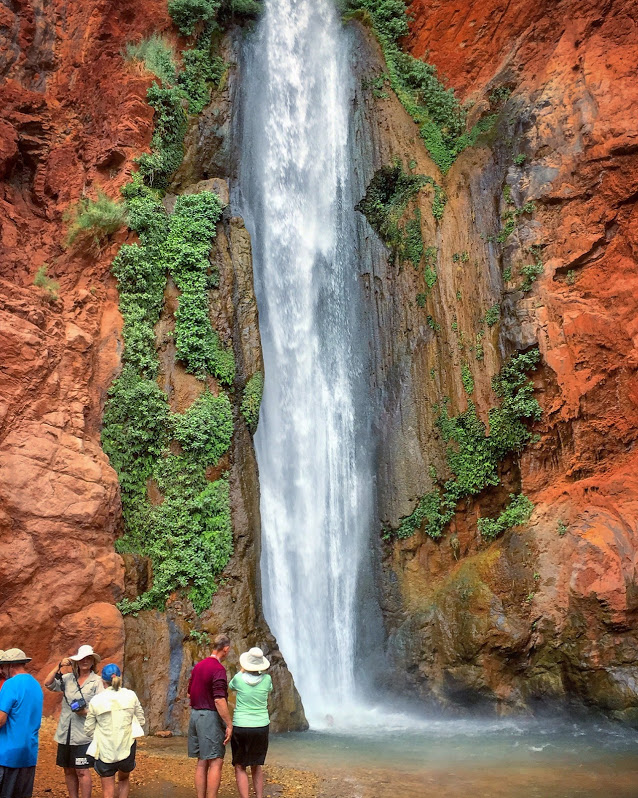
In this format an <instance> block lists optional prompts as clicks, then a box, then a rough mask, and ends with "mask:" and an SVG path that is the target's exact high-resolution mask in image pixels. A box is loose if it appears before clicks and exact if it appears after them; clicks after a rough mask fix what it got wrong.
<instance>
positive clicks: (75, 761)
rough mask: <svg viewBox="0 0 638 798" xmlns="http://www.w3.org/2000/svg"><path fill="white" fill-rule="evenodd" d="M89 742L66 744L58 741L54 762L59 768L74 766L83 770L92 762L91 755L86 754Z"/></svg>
mask: <svg viewBox="0 0 638 798" xmlns="http://www.w3.org/2000/svg"><path fill="white" fill-rule="evenodd" d="M89 745H91V743H85V744H84V745H67V744H66V743H58V753H57V756H56V757H55V764H56V765H57V766H58V767H61V768H75V769H76V770H83V769H84V768H90V767H91V765H92V764H93V757H91V756H87V754H86V752H87V749H88V747H89Z"/></svg>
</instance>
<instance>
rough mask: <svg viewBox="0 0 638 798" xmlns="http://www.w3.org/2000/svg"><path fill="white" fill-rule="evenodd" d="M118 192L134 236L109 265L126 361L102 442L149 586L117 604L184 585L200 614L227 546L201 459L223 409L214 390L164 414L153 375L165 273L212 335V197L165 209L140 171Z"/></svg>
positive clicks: (224, 495) (185, 352)
mask: <svg viewBox="0 0 638 798" xmlns="http://www.w3.org/2000/svg"><path fill="white" fill-rule="evenodd" d="M123 193H124V195H125V198H126V204H127V208H128V216H129V224H130V225H131V228H132V229H133V230H135V231H136V232H137V234H138V236H139V239H140V243H139V244H132V245H130V244H126V245H124V246H123V247H122V248H121V250H120V252H119V253H118V255H117V257H116V258H115V260H114V262H113V273H114V274H115V276H116V278H117V280H118V287H119V291H120V310H121V312H122V315H123V317H124V332H123V335H124V355H123V362H124V368H123V370H122V374H121V375H120V377H118V379H117V380H116V381H115V383H114V384H113V386H112V387H111V389H110V391H109V398H108V401H107V403H106V407H105V411H104V420H103V431H102V445H103V447H104V451H105V452H106V454H107V455H108V456H109V458H110V460H111V464H112V465H113V467H114V468H115V470H116V471H117V474H118V477H119V480H120V486H121V491H122V508H123V514H124V523H125V535H124V537H123V538H122V539H121V540H119V541H118V549H119V550H120V551H123V552H124V551H132V552H139V553H141V554H144V555H146V556H148V557H150V558H151V560H152V563H153V585H152V588H151V589H150V590H149V591H148V592H147V593H145V594H143V595H142V596H139V597H138V598H136V599H135V600H134V601H128V600H125V601H123V602H122V603H121V609H122V611H123V612H136V611H139V610H141V609H145V608H148V607H162V606H163V605H164V603H165V601H166V599H167V597H168V595H169V594H170V593H171V592H172V591H173V590H176V589H178V588H188V595H189V597H190V598H191V600H192V601H193V605H194V606H195V609H196V610H197V611H198V612H202V611H203V610H204V609H206V608H207V607H208V606H209V605H210V600H211V598H212V595H213V593H214V591H215V577H216V575H217V574H219V573H220V571H221V570H222V569H223V568H224V566H225V565H226V563H227V562H228V558H229V557H230V554H231V553H232V530H231V525H230V505H229V500H228V481H227V479H226V478H222V479H219V480H217V481H216V482H215V483H209V482H208V481H207V480H206V468H207V467H209V466H213V465H217V463H218V462H219V460H220V458H221V457H222V456H223V455H224V453H225V452H226V451H227V450H228V447H229V445H230V439H231V436H232V412H231V407H230V402H229V400H228V397H227V396H226V395H225V394H220V396H218V397H216V396H213V395H212V394H211V393H210V392H208V391H204V393H202V395H201V396H200V398H199V399H197V400H196V401H195V402H194V403H193V404H192V405H191V406H190V407H189V408H188V409H187V410H186V412H185V413H182V414H174V413H171V412H170V408H169V405H168V398H167V396H166V394H165V393H164V391H163V390H162V389H161V388H160V387H159V385H158V384H157V382H156V381H155V380H156V377H157V374H158V370H159V362H158V357H157V349H156V342H155V331H154V326H155V324H156V323H157V321H158V320H159V316H160V312H161V309H162V305H163V296H164V289H165V286H166V279H167V275H168V274H169V273H171V274H172V276H173V278H174V279H175V281H176V283H177V284H178V286H180V285H181V287H182V288H183V289H184V292H183V294H182V296H181V297H180V307H182V302H183V300H184V296H186V297H188V301H189V302H190V303H191V304H193V303H195V302H199V303H200V304H201V305H203V307H204V308H206V313H205V316H206V319H205V323H204V322H201V320H200V324H199V327H198V330H199V332H200V334H201V336H202V339H204V340H207V341H210V340H211V338H212V337H213V333H214V331H213V330H212V327H211V324H210V319H209V318H208V313H207V308H208V285H207V282H206V279H207V276H208V275H207V272H208V269H209V262H208V255H209V252H210V248H211V242H212V240H213V238H214V235H215V225H216V223H217V221H218V219H219V216H220V214H221V203H220V202H219V199H218V198H217V197H216V196H215V195H213V194H211V193H210V192H202V193H201V194H195V195H192V196H188V197H179V198H178V200H177V201H176V203H175V210H174V212H173V214H172V215H171V216H168V215H167V214H166V212H165V210H164V206H163V205H162V202H161V198H160V194H159V192H158V191H156V190H154V189H152V188H149V187H148V186H146V185H144V183H143V182H142V180H141V177H140V176H139V175H136V176H135V177H134V178H133V181H132V182H131V183H129V185H128V186H126V188H125V189H124V192H123ZM186 304H187V307H188V302H187V303H186ZM189 318H190V317H189ZM176 326H177V325H176ZM180 334H181V335H182V337H183V340H182V343H181V349H180ZM215 336H216V334H215ZM215 340H217V339H216V338H215ZM193 346H194V349H191V336H190V335H189V334H186V333H184V332H183V331H181V332H180V331H178V341H177V345H176V349H177V350H178V356H183V357H184V358H185V359H186V360H187V361H188V362H190V361H191V360H196V361H197V356H198V355H199V353H200V352H201V341H199V340H197V342H196V344H194V345H193ZM180 353H181V354H180ZM208 354H209V353H208V352H207V355H208ZM224 357H227V356H226V353H224ZM231 360H232V357H231ZM197 363H199V361H197ZM206 368H208V372H207V371H206ZM233 369H234V363H233ZM210 371H215V372H216V373H218V376H220V374H221V375H222V376H224V377H227V376H228V374H229V367H228V365H227V364H226V365H224V367H223V368H219V363H218V361H217V360H215V358H211V357H207V359H206V362H205V368H204V372H203V373H210ZM171 441H175V443H176V444H179V448H180V450H181V451H180V453H179V454H175V453H174V451H173V447H171V448H169V447H170V444H171ZM152 486H154V488H153V487H152ZM152 491H154V492H152ZM151 496H154V497H156V498H154V499H153V500H151Z"/></svg>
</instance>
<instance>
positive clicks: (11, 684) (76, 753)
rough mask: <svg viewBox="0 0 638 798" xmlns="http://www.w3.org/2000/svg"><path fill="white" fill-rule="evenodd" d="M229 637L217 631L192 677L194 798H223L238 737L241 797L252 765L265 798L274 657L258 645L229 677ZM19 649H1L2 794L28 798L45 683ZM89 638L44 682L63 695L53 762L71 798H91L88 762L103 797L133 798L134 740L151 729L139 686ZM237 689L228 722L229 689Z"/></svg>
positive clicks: (254, 778) (235, 758)
mask: <svg viewBox="0 0 638 798" xmlns="http://www.w3.org/2000/svg"><path fill="white" fill-rule="evenodd" d="M229 650H230V639H229V638H228V637H227V636H226V635H218V636H217V637H216V638H215V640H214V642H213V650H212V652H211V654H210V656H208V657H206V658H205V659H203V660H202V661H201V662H198V663H197V664H196V665H195V666H194V668H193V670H192V673H191V676H190V680H189V682H188V695H189V698H190V704H191V716H190V723H189V728H188V755H189V757H193V758H196V759H197V767H196V770H195V789H196V793H197V798H217V795H218V791H219V786H220V783H221V777H222V765H223V761H224V755H225V751H226V745H227V744H228V742H230V744H231V749H232V758H233V766H234V768H235V778H236V781H237V789H238V792H239V796H240V798H248V796H249V780H248V770H247V769H248V768H249V767H250V769H251V776H252V782H253V788H254V791H255V796H256V798H263V791H264V774H263V764H264V762H265V759H266V753H267V751H268V731H269V724H270V719H269V715H268V697H269V695H270V693H271V691H272V680H271V678H270V676H269V675H268V674H267V673H266V671H267V670H268V668H269V667H270V663H269V662H268V660H267V659H266V657H265V656H264V654H263V652H262V650H261V649H260V648H251V649H250V650H249V651H246V652H244V653H243V654H241V656H240V657H239V663H240V666H241V667H240V671H239V672H238V673H237V674H236V675H235V676H234V677H233V679H232V680H231V681H230V684H229V683H228V677H227V674H226V669H225V667H224V666H223V664H222V663H223V661H224V660H225V659H226V657H227V655H228V652H229ZM30 661H31V658H30V657H27V656H26V655H25V653H24V651H22V650H21V649H18V648H12V649H8V650H7V651H0V681H2V680H4V682H3V683H2V687H1V688H0V798H31V796H32V794H33V784H34V779H35V769H36V764H37V759H38V734H39V730H40V722H41V719H42V705H43V692H42V688H41V687H40V685H39V684H38V682H37V681H36V679H34V678H33V676H31V675H30V674H29V673H28V672H27V669H26V665H27V663H29V662H30ZM100 662H101V657H100V656H99V654H97V653H96V652H95V651H93V648H92V647H91V646H88V645H83V646H80V648H79V650H78V652H77V653H76V654H74V655H72V656H69V657H64V658H63V659H61V660H60V662H59V664H58V665H57V666H56V667H55V668H53V669H52V670H51V672H50V673H49V674H48V675H47V677H46V679H45V680H44V686H45V688H47V689H48V690H51V691H53V692H58V693H62V706H61V712H60V719H59V722H58V725H57V729H56V733H55V741H56V742H57V744H58V749H57V756H56V764H57V765H58V766H59V767H61V768H63V769H64V778H65V782H66V786H67V790H68V793H69V798H90V796H91V789H92V780H91V772H90V769H91V768H94V770H95V771H96V773H97V774H98V775H99V777H100V780H101V785H102V794H103V796H104V798H128V795H129V786H130V782H129V777H130V774H131V772H132V771H133V770H134V768H135V753H136V747H137V744H136V741H137V738H139V737H142V736H143V734H144V731H143V728H142V727H143V726H144V722H145V719H144V710H143V709H142V706H141V704H140V701H139V699H138V697H137V696H136V694H135V693H134V692H133V690H129V689H127V688H125V687H123V686H122V672H121V670H120V668H119V667H118V666H117V665H116V664H115V663H109V664H107V665H104V666H103V667H102V669H101V671H100V672H99V673H98V665H99V664H100ZM229 689H231V690H234V691H235V692H236V695H237V700H236V706H235V711H234V714H233V717H232V719H231V716H230V710H229V706H228V690H229ZM116 777H117V778H116Z"/></svg>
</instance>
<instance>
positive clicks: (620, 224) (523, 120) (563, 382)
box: [386, 0, 638, 717]
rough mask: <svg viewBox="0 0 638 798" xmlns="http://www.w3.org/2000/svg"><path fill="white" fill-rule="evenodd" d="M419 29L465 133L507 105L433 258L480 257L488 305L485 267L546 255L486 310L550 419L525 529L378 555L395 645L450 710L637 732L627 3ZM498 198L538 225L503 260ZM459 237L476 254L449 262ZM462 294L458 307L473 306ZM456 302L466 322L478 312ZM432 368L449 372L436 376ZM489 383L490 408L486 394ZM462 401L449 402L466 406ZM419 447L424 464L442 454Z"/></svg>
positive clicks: (631, 90)
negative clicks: (605, 721) (596, 711)
mask: <svg viewBox="0 0 638 798" xmlns="http://www.w3.org/2000/svg"><path fill="white" fill-rule="evenodd" d="M410 13H411V14H412V15H413V20H412V23H411V34H410V36H409V37H408V39H407V42H406V45H407V47H408V48H409V49H410V51H411V52H412V53H413V54H414V55H415V56H425V57H426V59H427V60H428V61H430V62H431V63H434V64H435V65H436V66H437V68H438V70H439V75H440V77H441V78H442V80H443V81H444V82H445V84H446V85H449V86H451V87H454V88H455V89H456V91H457V92H458V94H459V96H460V98H461V99H462V100H463V101H471V102H473V103H474V105H473V108H472V110H471V111H470V120H471V121H472V120H474V119H476V118H477V117H478V115H479V114H480V112H482V111H483V110H485V109H486V107H487V105H488V100H487V97H488V95H489V93H490V92H491V91H492V90H493V89H495V88H499V87H508V88H509V89H511V96H510V98H509V100H508V101H507V103H506V104H505V106H504V111H503V117H502V118H501V121H500V122H499V128H498V130H497V131H496V134H495V138H494V139H493V141H492V143H491V144H490V148H489V149H488V148H486V147H485V146H479V147H477V148H476V149H475V150H474V151H466V152H465V153H463V154H462V155H461V156H460V157H459V159H458V160H457V162H456V163H455V164H454V166H453V167H452V169H451V170H450V173H449V174H448V176H447V177H442V178H441V181H442V184H443V185H444V187H445V188H446V191H447V194H448V205H447V207H446V210H445V214H444V217H443V219H442V222H441V225H440V228H439V229H438V232H437V235H438V239H437V245H439V246H440V247H442V251H444V250H445V248H446V246H447V248H448V249H450V250H451V251H461V249H469V250H470V252H471V254H472V259H474V256H475V253H477V254H476V257H477V258H479V259H481V258H482V259H483V263H484V266H483V267H482V268H483V272H482V273H481V272H480V271H479V272H478V273H477V276H476V286H477V287H476V293H474V297H480V296H481V294H482V292H483V291H484V289H483V288H481V285H482V284H485V280H486V279H487V277H485V276H481V274H483V275H487V274H488V272H490V273H491V277H490V280H491V290H494V288H495V282H494V273H495V272H494V269H496V274H497V275H498V274H499V272H500V270H501V268H502V266H503V265H504V264H505V263H506V262H508V259H509V262H512V261H514V262H515V261H516V259H517V258H518V257H519V256H521V253H522V252H523V251H524V248H525V246H529V244H533V243H542V245H543V261H544V273H543V275H542V276H541V277H540V278H539V279H538V280H537V282H536V283H535V284H534V287H533V290H532V291H531V292H530V293H529V294H526V295H521V294H520V293H516V292H515V291H513V290H512V286H511V285H510V286H507V285H506V286H504V289H505V291H504V294H503V297H502V298H500V297H499V296H498V295H496V294H493V301H498V300H499V299H500V301H501V302H502V304H503V308H504V318H503V321H502V323H501V328H500V336H499V339H498V342H497V344H496V345H497V349H498V351H499V352H500V356H501V357H505V356H506V355H507V354H509V353H510V352H511V351H512V349H514V348H524V347H527V346H531V345H533V344H534V343H535V342H538V345H539V347H540V350H541V353H542V356H543V361H544V364H543V367H542V368H541V369H539V371H538V372H537V374H536V375H535V377H534V381H535V384H536V387H537V396H538V398H539V401H540V402H541V404H542V407H543V420H542V421H541V422H540V424H539V425H538V426H537V431H538V432H539V433H540V436H541V438H540V441H539V442H538V443H536V444H534V445H531V446H530V447H528V449H527V450H526V451H525V453H524V454H523V456H522V457H521V459H520V464H519V466H520V474H519V475H518V476H517V477H516V479H517V480H518V486H520V488H521V489H522V490H523V492H525V493H526V494H527V495H529V496H530V498H532V499H533V501H534V502H535V504H536V510H535V512H534V515H533V517H532V519H531V522H530V525H529V528H528V529H526V530H519V531H517V532H514V533H510V534H508V535H506V537H505V538H504V539H502V540H500V541H497V542H496V543H494V544H491V545H490V546H486V545H485V544H481V542H480V540H478V539H477V535H476V515H477V509H478V508H477V506H476V503H474V504H473V505H472V506H468V507H466V508H464V509H463V508H461V511H460V513H459V516H458V517H457V520H456V524H454V525H453V527H452V530H451V540H448V538H449V537H450V536H448V538H446V539H444V540H443V541H441V542H440V543H434V542H433V541H430V540H428V539H424V538H423V537H421V536H419V535H417V536H415V537H414V538H411V539H409V540H407V541H404V542H399V543H397V544H395V545H394V546H393V547H392V548H391V550H389V551H388V552H387V563H386V565H387V566H388V568H389V569H390V571H391V572H392V573H393V574H394V576H393V579H394V582H395V584H396V586H395V587H393V588H392V591H394V593H393V596H394V597H393V598H392V600H388V602H387V607H386V611H387V617H389V618H390V626H391V627H392V628H393V629H394V630H395V632H396V630H399V631H398V632H397V633H396V635H395V636H394V638H393V639H394V642H395V643H396V644H397V646H398V648H399V649H400V650H401V654H400V656H401V657H402V658H403V662H404V665H405V666H406V667H407V668H408V669H410V670H411V672H412V674H413V676H414V677H415V678H416V679H417V680H422V682H421V683H427V684H428V689H433V690H434V692H435V693H437V694H438V695H441V696H447V697H450V696H452V697H454V696H460V697H465V698H467V697H468V696H469V695H474V696H475V697H477V696H478V697H479V698H480V697H484V698H486V699H487V700H490V701H492V700H495V701H497V702H500V703H501V704H502V705H520V704H526V703H528V702H529V701H532V700H535V699H539V698H552V697H556V698H562V697H565V696H570V695H571V696H577V697H580V698H582V699H583V700H585V701H586V702H587V703H592V704H595V705H597V706H602V707H604V708H606V709H609V710H611V711H614V712H617V713H619V715H618V716H619V717H635V716H636V714H637V710H636V707H637V706H638V691H637V690H636V687H635V684H636V682H635V676H636V673H637V672H638V639H637V631H636V630H637V623H636V622H637V620H638V525H637V522H636V518H637V517H638V516H637V512H638V479H637V476H636V475H637V473H638V452H637V450H636V440H637V438H638V370H637V368H638V337H637V332H638V224H637V222H638V209H637V205H636V203H637V201H638V66H637V65H638V24H637V23H636V4H635V3H634V2H631V1H627V0H611V1H608V2H591V1H590V2H587V1H586V2H571V1H568V2H562V3H554V2H549V1H546V0H541V2H530V1H529V0H514V1H513V2H507V1H506V0H480V1H479V0H477V1H476V2H463V1H462V0H440V1H438V2H437V1H436V0H414V2H413V3H412V4H411V6H410ZM518 153H522V154H524V155H525V156H526V159H525V163H524V164H523V165H522V166H521V167H515V166H514V164H513V162H512V161H513V157H514V156H515V155H516V154H518ZM498 170H501V171H500V176H498V178H497V182H496V183H494V180H495V179H496V178H495V177H494V175H495V174H496V173H497V172H498ZM505 185H509V186H511V187H512V190H513V192H514V195H515V196H516V197H517V199H518V200H519V204H522V202H525V201H528V200H531V201H533V202H534V203H535V206H536V210H535V212H534V214H533V218H532V219H531V220H529V221H528V222H525V223H524V224H523V225H522V227H521V228H520V230H519V231H518V232H517V233H516V234H515V235H514V236H513V237H512V239H511V240H508V242H507V243H506V245H505V247H504V248H503V250H502V252H501V253H500V254H499V253H498V252H497V250H496V249H495V248H494V247H492V248H490V247H488V245H487V244H486V243H485V241H486V239H487V237H488V235H489V234H492V235H493V234H494V233H495V232H497V231H498V229H499V225H500V215H501V213H502V212H503V210H504V205H503V201H502V197H501V192H502V189H503V187H504V186H505ZM486 214H487V215H490V216H491V218H492V221H491V222H490V223H487V222H486V221H485V220H486ZM470 215H471V219H469V217H470ZM463 225H465V227H466V228H467V230H468V232H467V233H464V235H466V238H461V239H460V240H457V241H454V242H453V244H452V246H449V244H450V242H451V240H452V239H454V237H455V236H456V235H457V233H456V232H455V229H454V228H455V226H457V227H458V226H463ZM446 242H447V243H446ZM426 243H427V242H426ZM528 260H529V258H528ZM499 261H500V262H499ZM469 265H470V266H471V265H472V264H469ZM568 275H569V277H568ZM446 279H448V278H446V277H445V275H444V276H443V277H440V280H441V281H442V282H443V283H444V284H445V280H446ZM481 281H483V282H481ZM497 282H498V280H497ZM502 287H503V286H502V283H501V288H502ZM466 288H467V287H464V291H463V295H464V297H468V296H471V292H470V293H468V291H467V290H465V289H466ZM437 290H443V288H441V289H437ZM499 290H500V289H499ZM450 295H452V289H451V288H450ZM470 301H472V300H470ZM462 304H463V305H465V306H466V307H464V308H461V309H460V311H459V313H460V314H461V315H462V314H463V313H469V312H470V311H471V307H470V308H468V307H467V305H468V302H467V301H463V303H462ZM439 310H440V312H441V313H444V309H439ZM437 318H439V317H438V316H437ZM459 318H461V317H459ZM459 323H460V322H459ZM489 344H490V341H489V338H488V339H487V346H488V348H487V349H486V357H488V359H489V357H491V354H490V351H491V350H489ZM451 359H453V356H451ZM438 368H439V370H440V372H441V373H443V372H444V371H446V369H447V370H449V369H450V368H451V365H450V364H449V363H441V362H440V361H439V366H438ZM448 376H449V375H448ZM442 379H443V378H442ZM481 380H482V377H479V379H478V380H477V396H478V405H479V407H480V408H481V410H482V412H485V410H486V409H487V406H488V405H486V403H485V401H484V394H483V390H484V388H485V387H487V389H488V390H489V383H485V385H483V384H482V382H481ZM422 382H423V385H424V388H423V393H424V395H427V394H428V391H429V390H430V389H429V388H428V387H427V385H426V380H425V379H423V380H422ZM456 382H457V383H458V378H457V379H456ZM456 387H457V389H456V391H455V390H454V389H451V390H447V391H446V393H447V394H448V395H450V396H452V397H453V405H454V404H456V405H457V406H456V407H454V408H453V409H455V410H458V409H462V404H463V403H462V402H461V403H460V404H461V407H460V408H459V406H458V404H459V403H458V402H457V401H456V400H455V399H454V397H455V396H456V397H458V396H459V394H460V395H461V396H462V391H461V389H460V387H459V385H457V386H456ZM439 399H440V397H439ZM432 401H434V397H433V398H432ZM421 441H422V443H423V447H422V452H423V451H426V450H427V446H430V447H435V446H436V444H435V443H433V442H432V441H429V442H428V441H427V439H426V438H425V437H423V436H422V437H421ZM515 482H516V480H515ZM513 487H517V485H516V484H514V485H513ZM408 495H409V494H405V495H404V496H403V498H404V499H405V498H407V496H408ZM413 496H414V494H413ZM413 502H414V498H413V499H412V503H411V504H410V505H409V506H410V507H413V506H414V503H413ZM479 504H480V502H479ZM484 509H485V508H484ZM404 513H405V508H403V511H402V513H401V514H404ZM483 514H485V513H483ZM399 515H400V514H399ZM389 520H390V521H391V522H395V523H396V521H397V520H398V519H397V518H394V517H390V518H389ZM559 522H563V523H564V524H565V526H566V527H567V532H566V533H565V534H564V535H561V534H559V531H558V530H559V527H558V524H559ZM450 542H452V543H453V544H454V547H453V548H451V547H450V545H449V544H450ZM392 591H391V592H392ZM396 596H400V600H399V603H398V604H397V599H396Z"/></svg>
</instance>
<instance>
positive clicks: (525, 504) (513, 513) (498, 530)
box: [477, 493, 534, 540]
mask: <svg viewBox="0 0 638 798" xmlns="http://www.w3.org/2000/svg"><path fill="white" fill-rule="evenodd" d="M533 509H534V505H533V503H532V502H531V501H530V500H529V499H528V498H527V496H523V494H522V493H519V495H518V496H516V495H515V494H514V493H510V503H509V504H508V505H507V507H506V508H505V509H504V510H503V512H502V513H499V516H498V518H479V520H478V523H477V526H478V530H479V532H480V533H481V535H482V536H483V537H484V538H485V539H486V540H494V538H497V537H498V536H499V535H502V534H503V532H506V531H507V530H508V529H511V528H512V527H514V526H518V525H519V524H525V523H527V521H529V518H530V516H531V514H532V510H533Z"/></svg>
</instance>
